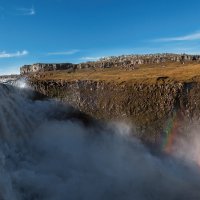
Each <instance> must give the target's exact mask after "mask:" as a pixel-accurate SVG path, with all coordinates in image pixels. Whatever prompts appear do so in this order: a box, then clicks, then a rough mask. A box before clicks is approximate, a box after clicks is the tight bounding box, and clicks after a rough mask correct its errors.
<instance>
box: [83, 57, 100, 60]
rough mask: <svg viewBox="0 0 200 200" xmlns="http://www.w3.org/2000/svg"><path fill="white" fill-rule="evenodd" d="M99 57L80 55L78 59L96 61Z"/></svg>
mask: <svg viewBox="0 0 200 200" xmlns="http://www.w3.org/2000/svg"><path fill="white" fill-rule="evenodd" d="M100 58H101V57H82V58H80V59H81V60H84V61H96V60H99V59H100Z"/></svg>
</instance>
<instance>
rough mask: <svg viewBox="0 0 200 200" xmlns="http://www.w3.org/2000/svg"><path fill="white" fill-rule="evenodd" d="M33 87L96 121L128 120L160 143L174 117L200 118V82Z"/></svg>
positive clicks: (53, 83)
mask: <svg viewBox="0 0 200 200" xmlns="http://www.w3.org/2000/svg"><path fill="white" fill-rule="evenodd" d="M31 85H32V86H33V87H34V89H35V90H36V91H38V92H41V93H42V94H45V95H47V96H49V97H53V98H59V99H61V100H62V101H63V102H66V103H69V104H71V105H73V106H74V107H76V108H78V109H79V110H81V111H83V112H85V113H87V114H89V115H91V116H93V117H95V118H97V119H104V120H125V121H129V122H131V123H133V124H135V127H136V129H137V130H138V134H140V135H139V136H140V137H142V138H145V140H149V141H151V142H154V143H155V142H159V140H160V138H161V137H162V134H163V131H164V129H165V125H166V121H167V120H168V119H169V118H173V116H174V115H176V117H177V118H178V120H179V121H180V122H183V121H184V120H186V121H190V120H192V119H194V120H196V119H198V118H199V116H200V93H199V91H200V84H199V83H192V82H191V83H180V82H172V83H164V82H162V83H159V82H158V83H155V84H130V83H129V84H128V83H121V84H119V83H115V82H106V81H86V80H85V81H70V82H69V81H41V80H32V81H31Z"/></svg>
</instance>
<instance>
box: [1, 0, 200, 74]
mask: <svg viewBox="0 0 200 200" xmlns="http://www.w3.org/2000/svg"><path fill="white" fill-rule="evenodd" d="M199 10H200V0H0V74H10V73H16V72H19V71H18V69H19V67H20V66H21V65H24V64H32V63H37V62H74V63H79V62H84V61H88V60H95V59H98V58H99V57H103V56H109V55H120V54H132V53H138V54H141V53H157V52H159V53H160V52H174V53H191V54H192V53H195V54H198V53H200V11H199Z"/></svg>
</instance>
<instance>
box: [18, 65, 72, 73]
mask: <svg viewBox="0 0 200 200" xmlns="http://www.w3.org/2000/svg"><path fill="white" fill-rule="evenodd" d="M74 67H75V65H73V64H72V63H58V64H56V63H55V64H51V63H46V64H45V63H37V64H33V65H24V66H23V67H21V68H20V74H22V75H23V74H29V73H35V72H44V71H55V70H68V69H73V68H74Z"/></svg>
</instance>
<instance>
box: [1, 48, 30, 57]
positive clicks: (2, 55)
mask: <svg viewBox="0 0 200 200" xmlns="http://www.w3.org/2000/svg"><path fill="white" fill-rule="evenodd" d="M27 54H28V51H26V50H24V51H17V52H15V53H7V52H6V51H2V52H0V58H14V57H21V56H25V55H27Z"/></svg>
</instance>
